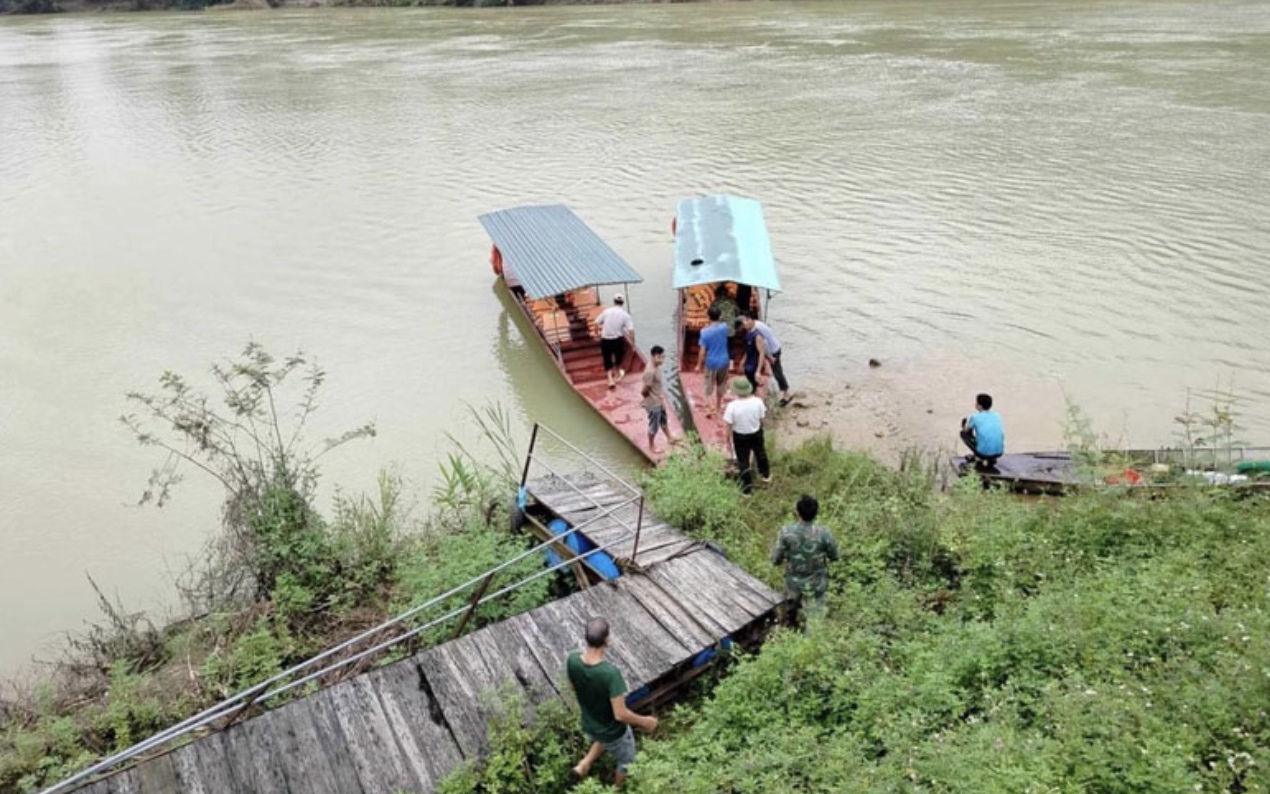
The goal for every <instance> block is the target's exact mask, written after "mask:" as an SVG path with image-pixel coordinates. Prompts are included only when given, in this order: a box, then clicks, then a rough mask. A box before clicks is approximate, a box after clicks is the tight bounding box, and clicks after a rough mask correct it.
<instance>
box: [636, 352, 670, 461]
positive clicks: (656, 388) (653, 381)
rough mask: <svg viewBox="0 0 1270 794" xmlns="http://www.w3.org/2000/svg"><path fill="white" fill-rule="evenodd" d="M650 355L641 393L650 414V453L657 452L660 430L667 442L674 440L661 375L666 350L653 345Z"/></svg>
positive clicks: (664, 386) (645, 407)
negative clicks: (667, 414)
mask: <svg viewBox="0 0 1270 794" xmlns="http://www.w3.org/2000/svg"><path fill="white" fill-rule="evenodd" d="M648 353H649V355H650V356H651V358H652V362H651V363H650V364H649V367H648V369H646V370H644V383H643V386H641V387H640V392H639V393H640V396H641V397H643V398H644V401H643V402H642V403H641V405H643V407H644V410H645V411H647V412H648V451H649V452H656V451H657V443H656V442H657V431H658V430H661V431H662V432H663V433H665V434H666V441H668V442H669V441H673V440H674V439H672V438H671V437H670V425H669V424H668V423H667V421H666V384H665V383H664V382H663V381H662V375H661V366H662V364H663V363H665V361H666V349H665V348H664V347H662V346H661V345H653V348H652V350H649V351H648Z"/></svg>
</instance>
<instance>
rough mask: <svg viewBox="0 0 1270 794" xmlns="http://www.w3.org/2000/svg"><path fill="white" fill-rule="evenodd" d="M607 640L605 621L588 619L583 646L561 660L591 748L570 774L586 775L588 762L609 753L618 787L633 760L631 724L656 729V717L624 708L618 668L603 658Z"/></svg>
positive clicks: (633, 737)
mask: <svg viewBox="0 0 1270 794" xmlns="http://www.w3.org/2000/svg"><path fill="white" fill-rule="evenodd" d="M608 643H609V623H608V621H607V620H605V619H604V618H591V619H590V620H588V621H587V624H586V649H585V650H581V651H573V652H572V653H570V654H569V659H568V661H567V662H566V663H565V670H566V672H567V673H568V675H569V683H570V684H572V685H573V691H574V693H575V694H576V695H577V697H578V707H579V709H580V710H581V711H582V732H583V733H584V734H586V737H587V738H588V739H590V740H591V748H590V749H589V750H588V751H587V754H586V756H584V757H583V759H582V760H581V761H579V762H578V765H577V766H575V767H574V768H573V774H575V775H577V776H578V777H579V778H583V777H586V776H587V773H588V772H590V771H591V765H592V764H594V763H595V762H596V761H598V760H599V758H600V756H602V755H604V753H605V752H609V753H612V754H613V760H614V761H616V762H617V777H616V779H615V781H614V783H615V784H616V785H618V786H620V785H622V783H623V782H624V781H625V780H626V775H627V774H628V772H629V767H630V765H631V763H632V762H633V761H634V760H635V735H634V734H633V733H632V732H631V726H632V725H634V726H635V727H637V728H639V729H640V730H641V731H643V732H644V733H652V732H653V731H655V730H657V718H656V717H645V716H643V715H640V714H636V713H635V712H633V711H631V710H630V709H629V708H627V707H626V680H625V679H623V678H622V671H621V670H618V669H617V667H616V666H615V665H614V664H613V663H612V662H610V661H608V660H606V659H605V658H604V656H605V652H606V650H607V647H608Z"/></svg>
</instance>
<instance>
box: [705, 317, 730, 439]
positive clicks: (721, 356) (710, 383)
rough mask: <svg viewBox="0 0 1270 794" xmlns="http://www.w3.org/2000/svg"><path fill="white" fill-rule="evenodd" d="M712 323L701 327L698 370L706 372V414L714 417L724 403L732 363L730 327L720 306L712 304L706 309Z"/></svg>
mask: <svg viewBox="0 0 1270 794" xmlns="http://www.w3.org/2000/svg"><path fill="white" fill-rule="evenodd" d="M706 317H708V318H710V324H709V325H707V326H706V327H705V328H702V329H701V334H700V335H699V336H698V337H697V339H698V341H699V342H700V343H701V356H700V359H699V360H698V362H697V371H698V372H701V371H704V372H705V373H706V416H707V417H713V416H714V415H715V414H717V413H718V412H719V408H720V406H722V405H723V390H724V389H725V388H727V385H728V366H729V365H730V364H731V363H732V361H731V359H730V358H729V355H728V335H729V328H728V324H727V322H726V321H725V320H724V319H723V315H722V314H721V313H720V312H719V309H718V307H715V306H711V307H710V308H709V309H708V310H707V311H706Z"/></svg>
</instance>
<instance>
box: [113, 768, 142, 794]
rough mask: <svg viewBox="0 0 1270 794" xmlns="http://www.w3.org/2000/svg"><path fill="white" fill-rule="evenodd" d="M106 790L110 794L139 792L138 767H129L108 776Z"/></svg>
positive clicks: (133, 793)
mask: <svg viewBox="0 0 1270 794" xmlns="http://www.w3.org/2000/svg"><path fill="white" fill-rule="evenodd" d="M106 791H108V792H109V794H138V790H137V770H136V768H135V767H129V768H128V769H125V770H123V771H122V772H117V773H115V774H113V775H111V776H110V777H108V778H106Z"/></svg>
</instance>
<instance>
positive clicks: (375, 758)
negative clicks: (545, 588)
mask: <svg viewBox="0 0 1270 794" xmlns="http://www.w3.org/2000/svg"><path fill="white" fill-rule="evenodd" d="M527 490H528V493H529V495H530V496H531V497H532V502H533V503H534V509H535V510H540V511H547V512H548V513H549V514H551V515H554V516H556V517H559V518H563V519H564V520H566V521H568V522H569V523H570V524H571V525H573V526H580V525H582V524H584V522H587V521H591V523H590V524H588V525H587V526H586V527H585V529H584V530H583V532H584V533H585V534H586V536H587V537H588V538H589V539H591V540H592V541H593V542H594V543H596V544H597V545H601V546H604V545H605V544H610V543H611V544H612V546H611V547H609V548H608V549H607V551H609V552H610V553H611V554H612V556H614V557H616V558H618V559H619V560H623V559H625V560H629V558H630V557H631V556H632V553H633V552H634V543H635V537H634V536H633V535H632V533H631V532H630V531H629V528H630V527H632V526H635V522H636V521H638V520H639V518H640V517H639V516H638V515H637V511H638V509H639V508H638V506H637V505H634V504H628V505H626V506H623V507H621V508H619V509H617V510H612V508H613V506H615V505H621V504H622V503H623V501H629V498H630V497H629V494H625V493H622V492H621V491H620V489H619V488H617V487H616V486H614V485H611V484H609V483H607V482H605V481H604V480H601V479H599V478H597V477H594V476H590V475H581V476H572V475H571V476H569V477H568V478H563V477H557V476H554V475H553V476H548V477H543V478H540V479H536V480H532V481H530V482H529V483H527ZM610 511H611V512H610ZM624 524H625V526H624ZM640 526H641V531H640V533H639V550H638V556H637V558H636V560H635V563H636V564H635V565H629V564H628V565H626V566H625V567H626V568H627V572H626V573H625V574H623V575H622V576H621V577H619V578H618V579H616V580H614V581H612V582H603V583H599V584H595V585H592V586H590V587H587V588H585V589H582V590H579V591H578V592H575V593H573V594H571V595H569V596H568V597H566V598H563V599H560V600H558V601H554V602H552V603H549V604H546V605H544V606H541V607H538V608H537V609H534V610H531V611H529V612H526V613H523V614H521V615H517V616H515V617H512V618H509V619H507V620H504V621H501V622H499V623H496V624H492V625H489V626H486V627H484V628H482V629H480V630H478V631H474V632H472V633H470V634H467V635H465V636H463V637H460V638H458V639H456V640H452V641H450V642H447V643H445V644H443V645H439V646H437V647H434V648H430V649H428V650H425V651H422V652H420V653H418V654H415V655H414V656H411V657H409V658H407V659H403V660H401V661H398V662H395V663H393V664H390V665H387V666H385V667H381V668H379V669H376V670H372V671H370V672H367V673H365V674H363V675H360V676H358V677H356V678H352V679H349V680H347V681H344V682H342V683H338V684H335V685H333V686H331V687H329V688H326V689H323V690H321V691H319V692H317V693H315V694H313V695H310V696H308V697H305V698H303V699H300V700H296V701H293V702H290V703H287V704H285V705H283V706H280V707H278V708H276V709H273V710H271V711H266V712H264V713H262V714H259V715H257V716H254V717H251V718H250V719H246V720H244V721H241V722H238V723H236V724H234V725H231V726H230V727H228V728H226V729H225V730H222V731H218V732H214V733H210V734H207V735H205V736H202V737H200V738H197V739H195V740H194V741H192V742H190V743H188V744H185V745H184V746H181V747H178V748H176V749H174V750H171V751H169V752H166V753H164V754H162V755H159V756H157V757H153V758H149V759H146V760H142V761H139V762H137V763H136V764H135V765H134V766H131V767H129V768H126V769H124V770H122V771H117V772H115V773H113V774H111V775H109V776H107V777H104V778H100V779H98V780H96V781H94V782H91V783H88V784H86V785H85V786H83V787H81V788H80V789H78V790H79V791H82V792H87V793H88V794H178V793H182V794H221V793H222V792H224V794H392V793H393V792H411V793H412V794H425V792H430V791H433V790H434V789H435V787H436V786H437V784H438V783H439V782H440V781H441V779H442V778H444V777H445V776H446V775H447V774H448V773H449V772H451V771H452V770H454V769H455V768H456V767H458V766H459V765H460V764H462V763H463V762H464V761H467V760H470V759H476V758H480V757H481V756H482V755H483V754H484V753H485V752H486V750H487V749H488V739H487V729H488V723H489V720H490V717H491V716H492V714H493V711H494V709H495V708H496V705H495V704H493V703H492V701H491V697H490V695H491V693H492V691H506V690H507V689H511V690H516V691H520V692H523V693H524V694H525V696H526V697H527V699H528V701H529V702H530V703H532V704H537V703H541V702H543V701H545V700H547V699H549V698H554V697H566V698H571V697H572V692H571V691H570V689H569V687H568V684H567V682H564V679H563V669H564V660H565V656H566V655H567V654H568V652H569V651H570V650H573V649H574V648H578V647H580V646H581V645H582V634H583V627H584V623H585V622H586V620H587V619H588V618H590V617H593V616H602V617H605V618H606V619H608V621H609V623H610V625H611V629H612V635H611V641H610V651H609V658H610V659H611V660H612V661H613V662H614V663H615V664H616V665H617V666H618V667H619V668H620V669H621V670H622V672H623V673H624V675H625V677H626V681H627V683H628V684H629V685H630V687H631V689H632V691H633V692H636V693H637V695H636V697H635V698H634V699H633V701H632V705H635V706H638V705H641V704H646V703H650V702H657V701H660V700H662V699H664V698H666V697H668V696H670V695H672V694H673V693H674V691H675V690H676V689H677V688H678V687H679V686H681V685H682V684H683V683H685V682H686V681H688V680H691V678H692V677H693V676H694V675H695V674H696V673H697V672H699V670H700V669H701V668H700V667H695V666H694V660H696V659H698V658H699V656H700V654H702V652H703V651H706V650H708V649H711V648H716V647H719V646H720V644H722V643H723V642H724V641H725V640H731V641H734V642H737V643H738V644H741V645H752V644H755V643H757V642H758V641H760V640H761V639H762V637H763V636H764V635H765V634H766V632H767V630H768V629H769V628H770V626H771V624H772V622H773V619H774V613H775V609H776V607H777V606H778V605H779V603H780V600H781V599H780V596H779V595H777V593H775V592H773V591H772V590H771V589H769V588H768V587H766V586H765V585H763V584H762V583H761V582H759V581H758V580H757V579H754V578H753V577H751V576H749V575H748V574H746V573H745V572H744V571H742V570H740V569H739V568H737V567H736V566H734V565H732V564H731V563H729V562H728V561H727V560H725V559H724V558H723V557H722V556H721V555H720V554H718V553H717V552H715V551H713V550H711V549H710V548H708V547H706V546H705V545H704V544H702V543H700V542H698V541H694V540H692V539H691V538H687V537H685V536H683V535H682V534H680V533H678V532H676V531H675V530H674V529H673V528H671V527H670V526H668V525H666V524H665V523H664V522H662V521H660V520H658V519H657V518H656V517H655V516H651V515H649V514H647V513H645V514H644V515H643V516H642V522H640Z"/></svg>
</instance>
